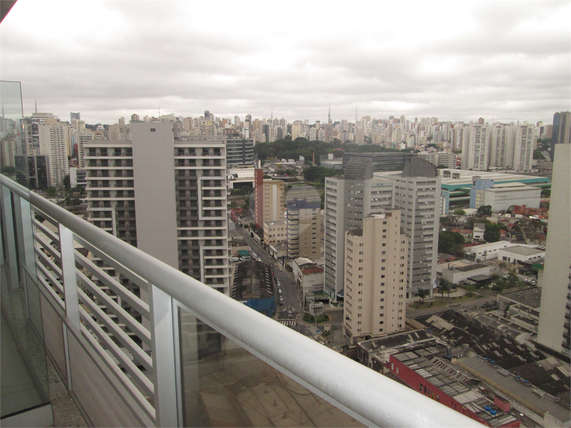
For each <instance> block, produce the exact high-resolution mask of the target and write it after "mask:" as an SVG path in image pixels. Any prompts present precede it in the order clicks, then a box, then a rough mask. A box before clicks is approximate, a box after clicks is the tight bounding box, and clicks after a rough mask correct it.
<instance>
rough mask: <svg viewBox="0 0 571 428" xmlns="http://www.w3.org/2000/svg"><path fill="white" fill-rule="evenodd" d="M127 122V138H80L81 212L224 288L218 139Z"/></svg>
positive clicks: (221, 144)
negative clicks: (83, 194) (83, 186)
mask: <svg viewBox="0 0 571 428" xmlns="http://www.w3.org/2000/svg"><path fill="white" fill-rule="evenodd" d="M181 131H182V124H181V123H179V122H175V123H172V122H170V123H161V122H131V133H132V138H133V140H132V141H92V142H89V143H86V145H85V148H86V169H87V172H88V174H87V182H88V184H87V192H88V193H87V200H88V216H89V220H90V221H91V222H93V223H94V224H96V225H97V226H99V227H103V228H104V229H106V230H107V231H109V232H110V233H113V234H114V235H116V236H118V237H119V238H121V239H123V240H125V241H127V242H129V243H131V244H132V245H136V246H137V247H138V248H140V249H141V250H143V251H145V252H147V253H148V254H150V255H152V256H154V257H157V258H158V259H160V260H162V261H163V262H165V263H167V264H169V265H171V266H173V267H175V268H177V269H179V270H181V271H182V272H184V273H186V274H188V275H190V276H193V277H194V278H196V279H198V280H200V281H202V282H204V283H205V284H207V285H210V286H211V287H214V288H216V289H218V290H219V291H221V292H225V293H227V292H228V284H229V282H228V281H229V272H228V270H229V267H228V224H227V215H226V199H227V195H226V192H227V190H226V142H225V140H224V138H222V137H204V136H200V137H188V138H186V139H184V138H182V137H181V133H182V132H181Z"/></svg>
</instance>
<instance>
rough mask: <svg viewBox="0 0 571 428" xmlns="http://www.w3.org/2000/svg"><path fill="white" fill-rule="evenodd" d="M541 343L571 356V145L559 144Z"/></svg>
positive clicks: (556, 147) (539, 331)
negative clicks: (570, 332)
mask: <svg viewBox="0 0 571 428" xmlns="http://www.w3.org/2000/svg"><path fill="white" fill-rule="evenodd" d="M554 159H555V161H554V165H553V181H552V183H553V184H552V187H551V206H550V210H549V231H548V233H547V248H546V253H545V269H544V273H543V278H542V280H541V281H540V284H539V285H540V286H541V288H542V291H541V311H540V314H539V328H538V333H537V343H538V344H539V345H542V346H545V347H547V348H549V349H551V350H554V351H556V352H559V353H561V354H564V355H567V356H569V355H571V352H570V339H569V320H570V319H571V309H570V308H571V220H570V218H569V207H570V206H571V172H570V171H571V170H570V169H569V165H571V145H569V144H555V156H554Z"/></svg>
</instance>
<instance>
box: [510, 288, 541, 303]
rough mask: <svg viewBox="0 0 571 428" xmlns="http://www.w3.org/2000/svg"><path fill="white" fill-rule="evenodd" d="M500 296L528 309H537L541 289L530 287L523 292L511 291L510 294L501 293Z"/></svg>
mask: <svg viewBox="0 0 571 428" xmlns="http://www.w3.org/2000/svg"><path fill="white" fill-rule="evenodd" d="M500 296H502V297H506V298H508V299H511V300H514V301H516V302H518V303H521V304H522V305H525V306H529V307H530V308H539V307H540V306H541V288H539V287H530V288H526V289H523V290H518V291H512V292H511V293H502V294H500Z"/></svg>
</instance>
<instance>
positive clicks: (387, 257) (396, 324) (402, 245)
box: [343, 210, 408, 340]
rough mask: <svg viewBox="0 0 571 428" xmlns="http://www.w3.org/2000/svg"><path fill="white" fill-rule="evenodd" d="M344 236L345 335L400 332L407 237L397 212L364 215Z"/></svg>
mask: <svg viewBox="0 0 571 428" xmlns="http://www.w3.org/2000/svg"><path fill="white" fill-rule="evenodd" d="M345 238H346V241H345V254H346V255H345V272H344V274H345V303H344V307H343V319H344V323H343V330H344V333H345V335H346V336H347V337H349V338H351V339H352V340H356V339H357V338H363V337H365V336H385V335H388V334H393V333H397V332H399V331H403V330H404V328H405V317H406V309H405V308H406V266H407V253H408V237H407V236H406V235H405V234H404V233H403V232H402V229H401V212H400V211H399V210H387V211H386V212H385V213H383V214H375V215H372V216H370V217H366V218H365V219H364V220H363V227H362V228H358V229H353V230H351V231H349V232H347V233H346V235H345Z"/></svg>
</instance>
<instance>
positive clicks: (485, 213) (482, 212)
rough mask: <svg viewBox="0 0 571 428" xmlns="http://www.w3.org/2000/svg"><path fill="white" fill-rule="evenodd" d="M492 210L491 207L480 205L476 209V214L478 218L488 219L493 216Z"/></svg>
mask: <svg viewBox="0 0 571 428" xmlns="http://www.w3.org/2000/svg"><path fill="white" fill-rule="evenodd" d="M493 212H494V210H493V209H492V206H491V205H482V206H480V208H478V211H477V212H476V214H477V215H478V217H489V216H491V215H492V214H493Z"/></svg>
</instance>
